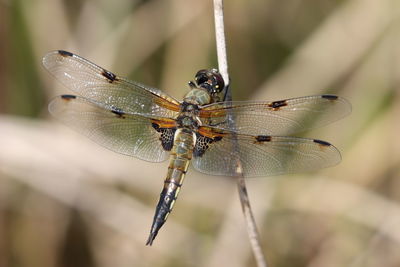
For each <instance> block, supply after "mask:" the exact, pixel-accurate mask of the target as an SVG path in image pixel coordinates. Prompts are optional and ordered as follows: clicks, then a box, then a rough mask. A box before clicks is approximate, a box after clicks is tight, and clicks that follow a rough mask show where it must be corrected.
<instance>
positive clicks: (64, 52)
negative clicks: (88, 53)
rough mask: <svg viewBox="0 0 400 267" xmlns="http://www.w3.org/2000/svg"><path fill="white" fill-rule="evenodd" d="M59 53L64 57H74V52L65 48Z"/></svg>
mask: <svg viewBox="0 0 400 267" xmlns="http://www.w3.org/2000/svg"><path fill="white" fill-rule="evenodd" d="M58 53H59V54H60V55H61V56H63V57H72V56H73V55H74V54H72V53H71V52H68V51H64V50H58Z"/></svg>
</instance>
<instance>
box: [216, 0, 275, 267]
mask: <svg viewBox="0 0 400 267" xmlns="http://www.w3.org/2000/svg"><path fill="white" fill-rule="evenodd" d="M214 20H215V36H216V43H217V56H218V68H219V71H220V73H221V75H222V77H223V78H224V81H225V83H226V84H225V86H226V88H225V90H227V93H226V95H227V97H226V100H227V101H232V94H231V92H230V87H229V84H230V80H229V74H228V62H227V56H226V42H225V30H224V12H223V0H214ZM234 119H235V118H234V117H233V116H231V115H230V116H229V121H230V123H232V124H234V123H235V120H234ZM236 146H237V144H236V145H235V147H236ZM235 151H237V149H235ZM236 170H237V172H236V178H237V186H238V191H239V198H240V203H241V205H242V211H243V214H244V217H245V220H246V224H247V232H248V235H249V239H250V244H251V248H252V251H253V254H254V257H255V259H256V262H257V266H259V267H261V266H263V267H267V262H266V260H265V256H264V254H263V251H262V249H261V244H260V236H259V234H258V231H257V225H256V222H255V220H254V216H253V213H252V210H251V207H250V201H249V197H248V194H247V188H246V183H245V180H244V174H243V168H242V164H241V162H240V160H239V158H238V157H237V168H236Z"/></svg>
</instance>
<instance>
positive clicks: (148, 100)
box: [43, 50, 179, 118]
mask: <svg viewBox="0 0 400 267" xmlns="http://www.w3.org/2000/svg"><path fill="white" fill-rule="evenodd" d="M43 65H44V67H45V68H46V69H47V70H48V71H49V72H50V73H51V74H52V75H54V77H56V78H57V79H58V80H59V81H60V82H61V83H62V84H64V85H65V86H66V87H68V88H69V89H71V90H73V91H75V92H76V93H78V94H79V95H81V96H83V97H86V98H88V99H93V100H94V101H96V102H99V103H103V104H104V105H105V106H107V107H108V108H112V107H118V108H120V109H122V110H123V111H124V112H125V113H131V114H143V115H146V116H156V117H167V118H173V117H174V116H175V115H176V112H177V111H179V102H178V101H177V100H175V99H174V98H172V97H170V96H168V95H166V94H164V93H163V92H161V91H160V90H158V89H155V88H150V87H147V86H145V85H142V84H139V83H136V82H133V81H130V80H128V79H125V78H121V77H118V76H116V75H115V74H113V73H111V72H110V71H107V70H105V69H103V68H101V67H99V66H97V65H95V64H93V63H91V62H89V61H88V60H86V59H84V58H81V57H79V56H77V55H75V54H72V53H70V52H66V51H62V50H60V51H53V52H50V53H48V54H47V55H45V56H44V58H43Z"/></svg>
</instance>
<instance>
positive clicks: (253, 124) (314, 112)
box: [200, 95, 351, 135]
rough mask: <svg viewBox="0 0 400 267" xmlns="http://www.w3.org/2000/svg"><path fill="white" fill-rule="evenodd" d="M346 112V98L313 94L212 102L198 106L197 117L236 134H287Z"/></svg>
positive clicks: (329, 120)
mask: <svg viewBox="0 0 400 267" xmlns="http://www.w3.org/2000/svg"><path fill="white" fill-rule="evenodd" d="M350 112H351V105H350V103H349V102H348V101H347V100H345V99H343V98H341V97H338V96H334V95H317V96H306V97H299V98H292V99H286V100H280V101H274V102H266V101H234V102H222V103H214V104H210V105H207V106H204V107H202V109H201V111H200V117H201V119H202V121H203V125H209V126H212V127H215V128H219V129H222V130H228V131H232V132H237V133H240V134H248V135H291V134H294V133H297V132H302V131H305V130H307V129H311V128H316V127H320V126H323V125H326V124H328V123H330V122H333V121H336V120H338V119H341V118H343V117H344V116H346V115H348V114H349V113H350ZM229 116H231V117H229ZM229 118H231V120H229Z"/></svg>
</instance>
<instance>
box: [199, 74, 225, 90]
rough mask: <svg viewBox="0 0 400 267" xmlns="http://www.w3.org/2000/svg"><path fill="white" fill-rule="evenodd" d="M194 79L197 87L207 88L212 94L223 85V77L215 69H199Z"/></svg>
mask: <svg viewBox="0 0 400 267" xmlns="http://www.w3.org/2000/svg"><path fill="white" fill-rule="evenodd" d="M195 80H196V83H197V85H198V86H199V87H202V88H205V89H207V91H209V92H210V93H212V94H216V93H219V92H221V91H222V90H223V89H224V86H225V83H224V79H223V78H222V76H221V74H220V73H219V72H218V70H216V69H211V70H199V71H198V72H197V73H196V76H195Z"/></svg>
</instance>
